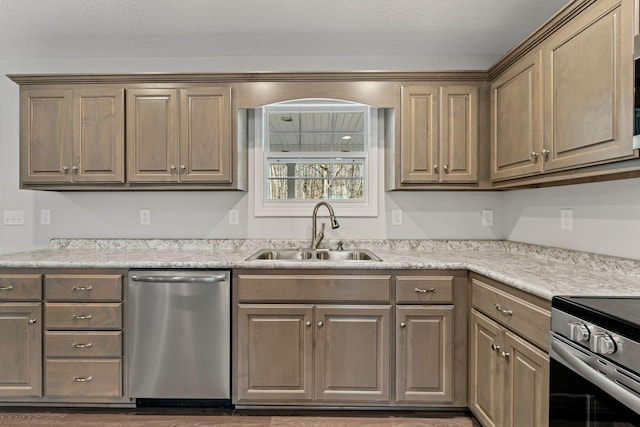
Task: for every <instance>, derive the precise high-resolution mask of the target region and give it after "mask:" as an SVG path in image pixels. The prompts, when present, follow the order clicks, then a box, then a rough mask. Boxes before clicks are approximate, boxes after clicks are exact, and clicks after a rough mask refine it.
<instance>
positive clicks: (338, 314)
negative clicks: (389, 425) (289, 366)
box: [314, 305, 391, 403]
mask: <svg viewBox="0 0 640 427" xmlns="http://www.w3.org/2000/svg"><path fill="white" fill-rule="evenodd" d="M390 318H391V306H389V305H384V306H365V305H340V306H338V305H321V306H317V307H316V309H315V325H314V328H315V330H316V350H315V399H316V400H317V401H325V402H336V401H340V402H351V403H353V402H380V403H383V402H389V401H390V388H391V387H390V384H391V376H390V357H389V356H390V346H391V343H390V338H391V337H390V335H389V327H390V323H389V322H390Z"/></svg>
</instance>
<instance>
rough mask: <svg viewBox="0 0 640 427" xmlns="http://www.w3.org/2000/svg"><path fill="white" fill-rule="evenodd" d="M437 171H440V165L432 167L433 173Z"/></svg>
mask: <svg viewBox="0 0 640 427" xmlns="http://www.w3.org/2000/svg"><path fill="white" fill-rule="evenodd" d="M438 169H440V165H433V171H434V172H436V173H438Z"/></svg>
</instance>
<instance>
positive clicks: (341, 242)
mask: <svg viewBox="0 0 640 427" xmlns="http://www.w3.org/2000/svg"><path fill="white" fill-rule="evenodd" d="M343 245H344V242H343V241H342V240H339V241H338V250H339V251H344V247H343Z"/></svg>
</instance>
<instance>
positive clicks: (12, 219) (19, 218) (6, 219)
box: [2, 211, 24, 225]
mask: <svg viewBox="0 0 640 427" xmlns="http://www.w3.org/2000/svg"><path fill="white" fill-rule="evenodd" d="M2 223H3V224H4V225H24V211H4V215H3V217H2Z"/></svg>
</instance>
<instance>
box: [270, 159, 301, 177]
mask: <svg viewBox="0 0 640 427" xmlns="http://www.w3.org/2000/svg"><path fill="white" fill-rule="evenodd" d="M296 176H298V164H297V163H284V162H275V163H271V164H269V177H271V178H281V177H296Z"/></svg>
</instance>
